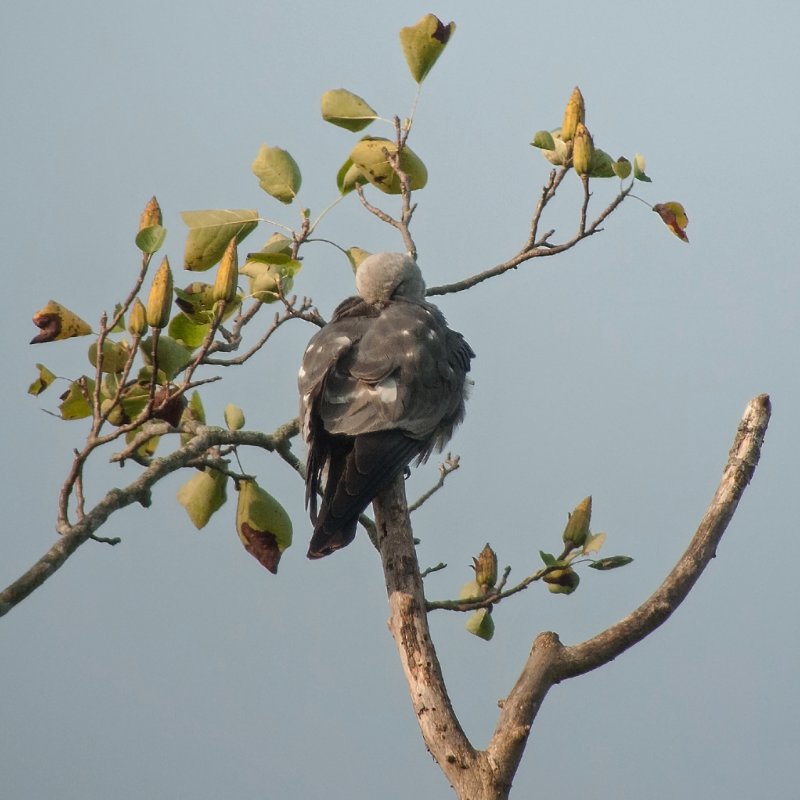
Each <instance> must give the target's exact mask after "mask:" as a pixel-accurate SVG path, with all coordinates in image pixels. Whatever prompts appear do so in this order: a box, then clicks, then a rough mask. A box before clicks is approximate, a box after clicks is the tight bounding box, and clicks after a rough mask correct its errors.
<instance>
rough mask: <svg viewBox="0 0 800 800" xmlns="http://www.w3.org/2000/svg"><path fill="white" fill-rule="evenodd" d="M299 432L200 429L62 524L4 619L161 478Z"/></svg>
mask: <svg viewBox="0 0 800 800" xmlns="http://www.w3.org/2000/svg"><path fill="white" fill-rule="evenodd" d="M296 434H297V421H296V420H293V421H291V422H289V423H287V424H285V425H282V426H281V427H280V428H278V429H277V430H276V431H275V432H274V433H273V434H272V435H270V434H267V433H261V432H258V431H229V430H225V429H223V428H212V427H206V426H198V427H197V428H196V429H195V433H194V436H193V437H192V438H191V439H190V440H189V441H188V442H187V443H186V444H185V445H183V446H182V447H180V448H178V449H177V450H175V451H174V452H172V453H170V454H169V455H167V456H164V457H163V458H154V459H153V461H152V462H151V463H150V465H149V466H148V467H147V468H146V469H145V470H143V471H142V472H141V474H140V475H139V476H138V477H137V478H136V480H134V481H132V482H131V483H130V484H128V486H127V487H125V488H124V489H110V490H109V491H108V492H106V494H105V497H103V499H102V500H100V501H99V502H98V503H97V505H95V506H94V508H92V509H91V510H90V511H89V512H87V513H86V514H84V515H82V516H81V518H80V519H79V520H78V521H77V522H75V523H74V524H71V525H69V524H60V525H59V528H58V530H59V533H60V534H61V538H60V539H59V540H58V541H56V542H55V544H53V546H52V547H51V548H50V549H49V550H48V551H47V552H46V553H45V554H44V555H43V556H42V557H41V558H40V559H39V560H38V561H37V562H36V563H35V564H34V565H33V566H32V567H31V568H30V569H28V570H27V571H26V572H25V573H24V574H23V575H21V576H20V577H19V578H18V579H17V580H16V581H14V582H13V583H12V584H10V585H9V586H8V587H7V588H6V589H4V590H3V591H2V592H0V616H3V615H4V614H7V613H8V612H9V611H11V609H12V608H14V606H16V605H17V604H18V603H20V602H21V601H22V600H24V599H25V598H26V597H27V596H28V595H29V594H31V593H32V592H33V591H35V590H36V589H38V588H39V586H41V585H42V584H43V583H44V582H45V581H46V580H47V579H48V578H49V577H50V576H51V575H53V574H54V573H55V572H56V571H57V570H58V569H59V568H60V567H61V566H63V564H64V562H65V561H66V560H67V559H68V558H69V557H70V556H71V555H72V554H73V553H74V552H75V551H76V550H77V549H78V548H79V547H80V546H81V545H82V544H83V543H84V542H86V541H88V540H89V539H91V538H92V537H93V535H94V533H95V531H97V530H98V529H99V528H100V527H102V526H103V525H104V524H105V523H106V521H107V520H108V519H109V517H110V516H111V515H112V514H113V513H114V512H116V511H119V510H120V509H122V508H126V507H127V506H129V505H132V504H133V503H141V505H143V506H145V507H148V506H149V505H150V490H151V489H152V487H153V486H154V485H155V484H156V483H158V481H160V480H161V479H162V478H164V477H165V476H167V475H169V474H170V473H172V472H175V471H176V470H179V469H181V468H183V467H185V466H186V465H187V464H188V463H190V462H191V461H193V460H195V459H197V458H198V457H200V456H201V455H203V454H204V453H205V452H206V451H207V450H208V449H209V448H211V447H219V446H222V445H249V446H253V447H262V448H264V449H265V450H269V451H273V450H277V449H283V450H284V451H285V447H284V440H285V439H287V438H290V437H291V436H294V435H296Z"/></svg>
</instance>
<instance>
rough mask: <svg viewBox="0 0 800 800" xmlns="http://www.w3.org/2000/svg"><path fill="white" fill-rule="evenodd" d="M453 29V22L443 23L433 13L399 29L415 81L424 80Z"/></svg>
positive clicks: (454, 25)
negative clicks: (414, 23)
mask: <svg viewBox="0 0 800 800" xmlns="http://www.w3.org/2000/svg"><path fill="white" fill-rule="evenodd" d="M455 29H456V24H455V22H449V23H448V24H447V25H445V24H444V23H443V22H442V21H441V20H440V19H439V18H438V17H436V16H434V15H433V14H426V15H425V16H424V17H423V18H422V19H421V20H420V21H419V22H417V23H416V25H411V26H410V27H408V28H402V29H401V31H400V45H401V47H402V48H403V55H404V56H405V57H406V63H407V64H408V68H409V70H411V76H412V77H413V78H414V80H415V81H416V82H417V83H422V81H424V80H425V76H426V75H427V74H428V73H429V72H430V71H431V68H432V67H433V65H434V64H435V63H436V60H437V59H438V58H439V56H440V55H441V54H442V51H443V50H444V48H445V46H446V45H447V43H448V41H450V37H451V36H452V35H453V32H454V31H455Z"/></svg>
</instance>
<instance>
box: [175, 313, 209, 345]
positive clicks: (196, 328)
mask: <svg viewBox="0 0 800 800" xmlns="http://www.w3.org/2000/svg"><path fill="white" fill-rule="evenodd" d="M209 330H211V323H210V322H195V321H194V320H193V319H190V318H189V317H188V316H187V315H186V314H176V315H175V316H174V317H173V318H172V319H171V320H170V323H169V328H168V329H167V333H169V335H170V337H171V338H172V339H175V341H177V342H180V343H181V344H184V345H186V347H188V348H190V349H192V350H196V349H197V348H198V347H200V345H201V344H203V342H204V341H205V339H206V336H208V332H209Z"/></svg>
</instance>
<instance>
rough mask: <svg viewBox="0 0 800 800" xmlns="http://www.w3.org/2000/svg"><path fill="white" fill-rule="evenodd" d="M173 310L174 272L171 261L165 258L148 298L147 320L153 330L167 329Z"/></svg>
mask: <svg viewBox="0 0 800 800" xmlns="http://www.w3.org/2000/svg"><path fill="white" fill-rule="evenodd" d="M171 309H172V271H171V270H170V268H169V259H168V258H167V257H166V256H164V260H163V261H162V262H161V266H160V267H159V268H158V271H157V272H156V276H155V278H153V285H152V286H151V287H150V294H149V295H148V297H147V310H146V313H145V318H146V320H147V324H148V325H150V326H151V327H152V328H165V327H166V326H167V323H168V322H169V312H170V310H171Z"/></svg>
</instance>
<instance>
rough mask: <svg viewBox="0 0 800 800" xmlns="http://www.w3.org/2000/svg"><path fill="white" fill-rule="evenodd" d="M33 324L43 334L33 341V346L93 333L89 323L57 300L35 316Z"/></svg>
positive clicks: (50, 302)
mask: <svg viewBox="0 0 800 800" xmlns="http://www.w3.org/2000/svg"><path fill="white" fill-rule="evenodd" d="M33 324H34V325H35V326H36V327H37V328H39V329H40V331H41V333H39V335H38V336H34V337H33V339H31V344H40V343H42V342H55V341H58V340H59V339H71V338H72V337H73V336H88V335H89V334H90V333H91V332H92V328H91V326H90V325H89V324H88V323H87V322H84V321H83V320H82V319H81V318H80V317H79V316H78V315H77V314H75V313H74V312H72V311H70V310H69V309H68V308H65V307H64V306H62V305H61V304H60V303H56V301H55V300H50V301H49V302H48V304H47V305H46V306H45V307H44V308H42V309H40V310H39V311H37V312H36V313H35V314H34V315H33Z"/></svg>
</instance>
